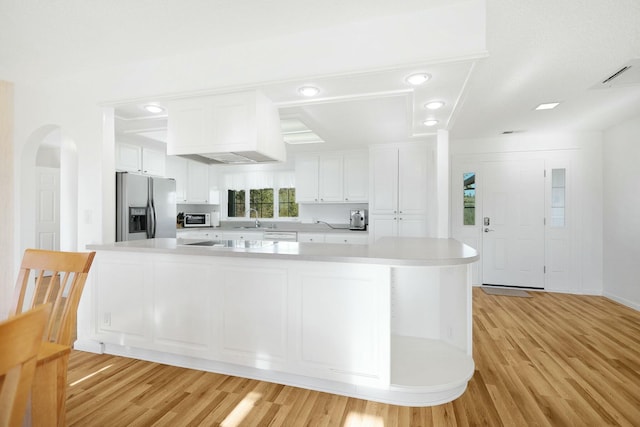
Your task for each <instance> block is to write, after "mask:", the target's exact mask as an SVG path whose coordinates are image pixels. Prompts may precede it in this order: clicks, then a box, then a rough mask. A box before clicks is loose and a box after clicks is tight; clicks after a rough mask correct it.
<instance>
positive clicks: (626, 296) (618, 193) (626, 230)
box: [603, 116, 640, 310]
mask: <svg viewBox="0 0 640 427" xmlns="http://www.w3.org/2000/svg"><path fill="white" fill-rule="evenodd" d="M603 159H604V168H603V172H604V219H605V220H604V294H605V295H606V296H607V297H609V298H612V299H614V300H617V301H619V302H621V303H623V304H625V305H628V306H630V307H633V308H635V309H636V310H640V274H639V273H638V264H639V263H640V244H639V243H640V187H639V182H640V170H639V168H638V166H639V165H640V116H638V117H636V118H634V119H631V120H628V121H626V122H624V123H621V124H619V125H617V126H614V127H613V128H611V129H609V130H608V131H607V132H605V134H604V150H603Z"/></svg>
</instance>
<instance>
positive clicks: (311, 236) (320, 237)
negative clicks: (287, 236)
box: [298, 233, 324, 243]
mask: <svg viewBox="0 0 640 427" xmlns="http://www.w3.org/2000/svg"><path fill="white" fill-rule="evenodd" d="M298 242H307V243H324V234H322V233H298Z"/></svg>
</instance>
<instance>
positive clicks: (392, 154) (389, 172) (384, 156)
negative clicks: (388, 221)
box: [369, 147, 398, 215]
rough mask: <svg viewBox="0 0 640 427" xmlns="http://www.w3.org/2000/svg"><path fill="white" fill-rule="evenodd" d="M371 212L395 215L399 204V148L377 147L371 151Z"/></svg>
mask: <svg viewBox="0 0 640 427" xmlns="http://www.w3.org/2000/svg"><path fill="white" fill-rule="evenodd" d="M370 180H371V181H370V184H371V193H370V194H371V199H370V202H369V209H370V210H371V214H372V215H373V214H379V215H393V214H395V213H397V209H398V208H397V206H398V149H397V148H396V147H392V148H375V149H373V150H372V151H371V174H370Z"/></svg>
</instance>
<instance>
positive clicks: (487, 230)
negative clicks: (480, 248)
mask: <svg viewBox="0 0 640 427" xmlns="http://www.w3.org/2000/svg"><path fill="white" fill-rule="evenodd" d="M490 231H493V230H492V229H490V228H488V227H487V228H485V229H484V232H485V233H488V232H490Z"/></svg>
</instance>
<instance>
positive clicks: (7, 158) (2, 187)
mask: <svg viewBox="0 0 640 427" xmlns="http://www.w3.org/2000/svg"><path fill="white" fill-rule="evenodd" d="M13 162H14V157H13V84H11V83H9V82H5V81H0V200H2V202H3V203H2V205H0V236H2V243H1V246H0V320H2V319H5V318H6V317H7V313H8V312H9V304H11V301H12V299H13V298H12V295H13V284H14V280H15V277H14V273H15V272H16V268H15V267H16V266H15V265H13V259H14V258H13V254H14V252H13V251H14V233H13V228H14V227H15V221H14V219H15V215H14V214H15V203H14V202H15V199H14V197H15V193H14V187H15V185H14V176H13V171H14V167H13Z"/></svg>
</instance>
